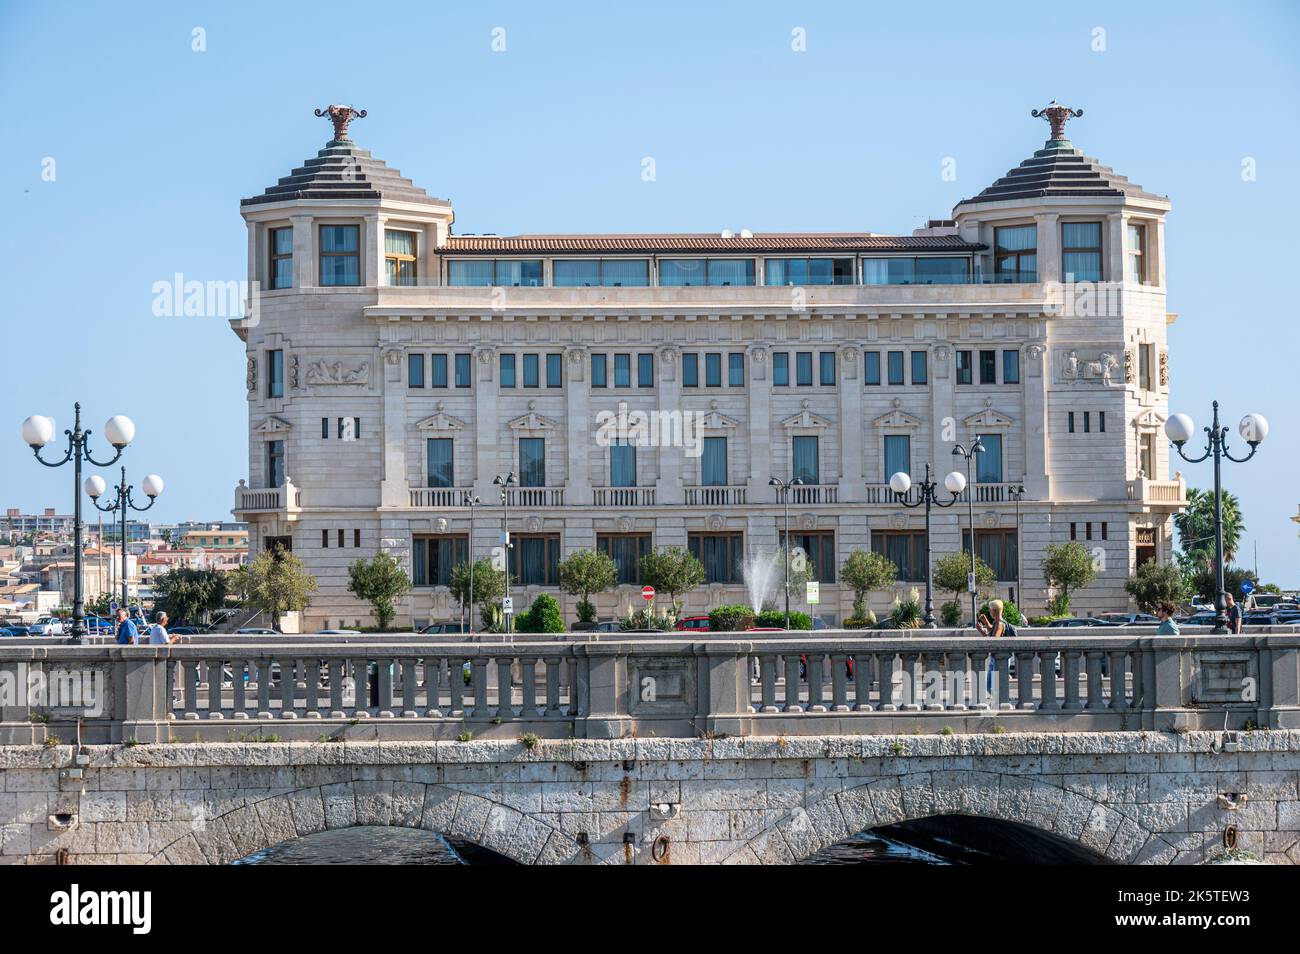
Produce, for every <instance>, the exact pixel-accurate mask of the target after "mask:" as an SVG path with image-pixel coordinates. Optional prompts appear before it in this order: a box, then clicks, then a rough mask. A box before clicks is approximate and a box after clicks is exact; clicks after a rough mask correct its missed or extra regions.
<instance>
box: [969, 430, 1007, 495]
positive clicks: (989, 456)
mask: <svg viewBox="0 0 1300 954" xmlns="http://www.w3.org/2000/svg"><path fill="white" fill-rule="evenodd" d="M979 441H980V443H981V444H983V445H984V453H982V454H976V455H975V480H976V482H978V483H981V484H1000V483H1002V435H1001V434H980V435H979Z"/></svg>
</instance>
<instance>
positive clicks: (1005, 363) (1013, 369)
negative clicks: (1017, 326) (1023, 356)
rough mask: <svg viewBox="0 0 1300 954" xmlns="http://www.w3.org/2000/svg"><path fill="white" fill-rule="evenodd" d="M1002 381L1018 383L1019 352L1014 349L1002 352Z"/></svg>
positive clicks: (1004, 382)
mask: <svg viewBox="0 0 1300 954" xmlns="http://www.w3.org/2000/svg"><path fill="white" fill-rule="evenodd" d="M1002 383H1003V384H1019V383H1020V352H1019V351H1016V350H1015V349H1010V348H1009V349H1007V350H1006V351H1003V352H1002Z"/></svg>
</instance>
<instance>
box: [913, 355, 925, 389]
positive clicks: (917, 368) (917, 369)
mask: <svg viewBox="0 0 1300 954" xmlns="http://www.w3.org/2000/svg"><path fill="white" fill-rule="evenodd" d="M928 357H929V356H928V353H927V352H925V351H913V352H912V383H913V384H925V382H926V379H927V377H928V370H929V369H928V366H927V361H928Z"/></svg>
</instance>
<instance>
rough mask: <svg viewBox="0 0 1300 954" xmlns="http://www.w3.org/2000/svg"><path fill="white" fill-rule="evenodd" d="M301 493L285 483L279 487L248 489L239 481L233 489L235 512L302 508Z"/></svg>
mask: <svg viewBox="0 0 1300 954" xmlns="http://www.w3.org/2000/svg"><path fill="white" fill-rule="evenodd" d="M301 496H302V495H301V493H300V492H299V490H298V488H297V487H295V486H294V485H293V484H291V483H289V482H288V481H286V482H285V483H284V484H282V485H281V486H279V487H258V488H253V487H248V486H245V484H244V482H243V481H242V480H241V481H240V482H239V486H238V487H236V488H235V512H236V513H240V512H242V513H250V512H254V511H267V510H297V509H298V508H299V507H301V506H302V499H301Z"/></svg>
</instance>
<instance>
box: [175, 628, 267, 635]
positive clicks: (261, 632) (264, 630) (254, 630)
mask: <svg viewBox="0 0 1300 954" xmlns="http://www.w3.org/2000/svg"><path fill="white" fill-rule="evenodd" d="M170 632H173V633H174V632H175V630H170ZM235 635H237V636H281V635H283V634H282V633H281V632H280V631H279V630H278V629H267V628H265V627H259V626H250V627H248V628H247V629H237V630H235Z"/></svg>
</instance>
